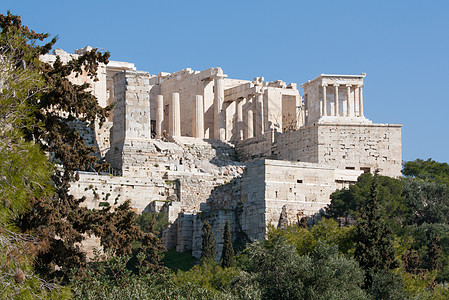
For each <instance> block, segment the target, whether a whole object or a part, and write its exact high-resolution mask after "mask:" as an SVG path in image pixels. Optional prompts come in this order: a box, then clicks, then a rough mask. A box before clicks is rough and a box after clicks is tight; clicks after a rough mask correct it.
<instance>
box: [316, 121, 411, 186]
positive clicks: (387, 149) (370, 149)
mask: <svg viewBox="0 0 449 300" xmlns="http://www.w3.org/2000/svg"><path fill="white" fill-rule="evenodd" d="M317 130H318V137H319V138H318V145H319V146H318V157H319V161H318V163H321V164H325V165H328V166H333V167H337V168H340V169H352V168H354V169H356V170H366V171H371V172H374V171H375V170H379V171H380V173H381V174H382V175H386V176H391V177H399V176H401V170H402V148H401V125H395V124H372V125H320V126H318V127H317ZM368 168H369V169H368Z"/></svg>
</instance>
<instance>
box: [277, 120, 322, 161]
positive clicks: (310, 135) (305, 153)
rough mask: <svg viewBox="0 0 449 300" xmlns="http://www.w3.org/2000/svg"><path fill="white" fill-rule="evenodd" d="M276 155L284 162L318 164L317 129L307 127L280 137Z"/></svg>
mask: <svg viewBox="0 0 449 300" xmlns="http://www.w3.org/2000/svg"><path fill="white" fill-rule="evenodd" d="M274 154H275V155H276V157H277V158H278V159H282V160H290V161H303V162H310V163H317V162H318V160H319V157H318V155H319V153H318V132H317V127H316V126H315V125H313V126H307V127H303V128H300V129H299V130H297V131H292V132H287V133H284V134H282V135H279V136H278V137H277V139H276V152H275V153H274Z"/></svg>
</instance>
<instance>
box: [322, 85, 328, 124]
mask: <svg viewBox="0 0 449 300" xmlns="http://www.w3.org/2000/svg"><path fill="white" fill-rule="evenodd" d="M326 86H327V85H325V84H323V116H327V99H326V98H327V95H326Z"/></svg>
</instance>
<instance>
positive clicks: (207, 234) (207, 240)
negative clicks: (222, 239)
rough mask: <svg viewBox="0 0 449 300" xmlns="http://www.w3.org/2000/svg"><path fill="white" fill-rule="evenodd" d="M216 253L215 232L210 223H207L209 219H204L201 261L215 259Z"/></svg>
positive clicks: (205, 261)
mask: <svg viewBox="0 0 449 300" xmlns="http://www.w3.org/2000/svg"><path fill="white" fill-rule="evenodd" d="M216 255H217V249H216V248H215V238H214V233H213V232H212V227H211V226H210V224H209V223H207V221H204V222H203V234H202V242H201V258H200V261H201V262H203V263H207V262H209V261H215V257H216Z"/></svg>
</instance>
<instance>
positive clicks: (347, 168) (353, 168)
mask: <svg viewBox="0 0 449 300" xmlns="http://www.w3.org/2000/svg"><path fill="white" fill-rule="evenodd" d="M346 170H355V167H346Z"/></svg>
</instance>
